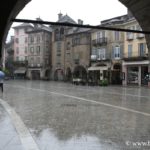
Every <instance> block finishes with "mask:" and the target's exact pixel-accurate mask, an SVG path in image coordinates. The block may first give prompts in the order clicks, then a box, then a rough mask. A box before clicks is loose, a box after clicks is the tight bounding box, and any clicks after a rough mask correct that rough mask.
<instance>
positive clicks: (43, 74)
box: [27, 18, 52, 80]
mask: <svg viewBox="0 0 150 150" xmlns="http://www.w3.org/2000/svg"><path fill="white" fill-rule="evenodd" d="M37 20H40V21H41V19H40V18H37ZM27 34H28V71H27V78H28V79H47V80H48V79H50V73H51V52H52V43H51V40H52V29H51V28H50V27H47V26H44V25H39V24H35V25H34V27H33V29H32V30H31V31H28V32H27Z"/></svg>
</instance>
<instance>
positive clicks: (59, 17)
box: [58, 12, 63, 20]
mask: <svg viewBox="0 0 150 150" xmlns="http://www.w3.org/2000/svg"><path fill="white" fill-rule="evenodd" d="M62 15H63V14H62V13H61V12H60V13H59V14H58V20H59V19H61V17H62Z"/></svg>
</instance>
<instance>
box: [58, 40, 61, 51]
mask: <svg viewBox="0 0 150 150" xmlns="http://www.w3.org/2000/svg"><path fill="white" fill-rule="evenodd" d="M60 51H61V42H57V52H60Z"/></svg>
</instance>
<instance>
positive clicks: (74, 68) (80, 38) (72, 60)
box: [65, 20, 91, 81]
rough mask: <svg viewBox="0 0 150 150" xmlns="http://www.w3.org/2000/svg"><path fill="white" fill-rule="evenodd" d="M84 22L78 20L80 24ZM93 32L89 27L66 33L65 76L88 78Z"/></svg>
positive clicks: (67, 78)
mask: <svg viewBox="0 0 150 150" xmlns="http://www.w3.org/2000/svg"><path fill="white" fill-rule="evenodd" d="M80 23H83V22H82V21H81V20H78V24H80ZM90 50H91V33H90V30H89V29H83V28H73V29H72V31H70V32H69V33H68V34H67V35H66V48H65V78H66V80H67V81H68V80H69V81H70V80H71V79H76V78H77V79H81V80H84V81H86V80H87V78H88V67H89V66H90Z"/></svg>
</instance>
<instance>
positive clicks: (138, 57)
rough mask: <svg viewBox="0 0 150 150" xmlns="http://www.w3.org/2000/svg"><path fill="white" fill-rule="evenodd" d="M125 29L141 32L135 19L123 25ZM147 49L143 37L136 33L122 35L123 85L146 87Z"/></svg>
mask: <svg viewBox="0 0 150 150" xmlns="http://www.w3.org/2000/svg"><path fill="white" fill-rule="evenodd" d="M125 28H126V29H132V30H141V27H140V26H139V24H138V22H137V21H136V20H135V18H131V19H130V20H128V21H127V22H126V23H125ZM149 63H150V61H149V60H148V48H147V45H146V40H145V35H144V34H141V33H138V34H135V33H130V32H128V33H125V34H124V56H123V63H122V68H123V69H122V70H123V72H124V78H125V80H123V85H139V86H141V85H147V84H148V82H147V81H146V79H145V77H146V75H147V74H148V65H149Z"/></svg>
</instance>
